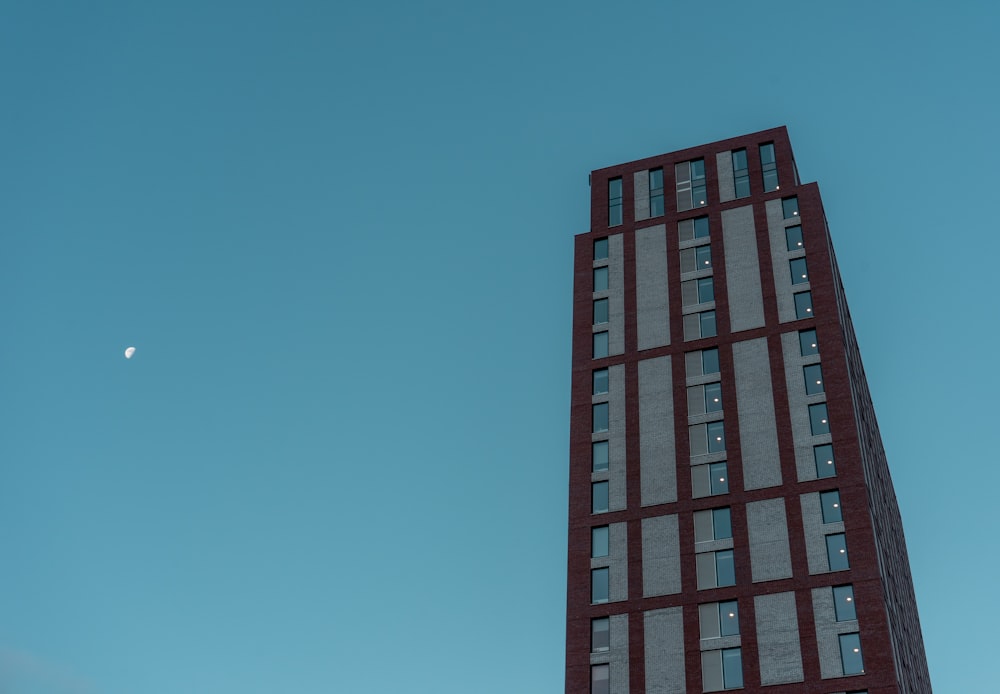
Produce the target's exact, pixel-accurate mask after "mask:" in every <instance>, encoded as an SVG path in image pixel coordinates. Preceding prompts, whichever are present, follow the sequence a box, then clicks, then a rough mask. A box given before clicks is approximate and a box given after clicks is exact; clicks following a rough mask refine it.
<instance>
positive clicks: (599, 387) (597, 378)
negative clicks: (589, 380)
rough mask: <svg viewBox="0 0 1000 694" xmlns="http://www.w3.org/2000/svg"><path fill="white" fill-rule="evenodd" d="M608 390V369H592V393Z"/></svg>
mask: <svg viewBox="0 0 1000 694" xmlns="http://www.w3.org/2000/svg"><path fill="white" fill-rule="evenodd" d="M607 392H608V370H607V369H597V370H595V371H594V393H593V394H594V395H600V394H601V393H607Z"/></svg>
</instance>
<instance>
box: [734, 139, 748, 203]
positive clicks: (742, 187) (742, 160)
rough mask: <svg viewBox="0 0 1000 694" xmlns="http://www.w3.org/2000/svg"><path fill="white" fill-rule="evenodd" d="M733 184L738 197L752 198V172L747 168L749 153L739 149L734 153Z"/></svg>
mask: <svg viewBox="0 0 1000 694" xmlns="http://www.w3.org/2000/svg"><path fill="white" fill-rule="evenodd" d="M733 183H734V184H735V185H736V197H737V198H746V197H750V170H749V169H748V168H747V151H746V150H745V149H738V150H736V151H734V152H733Z"/></svg>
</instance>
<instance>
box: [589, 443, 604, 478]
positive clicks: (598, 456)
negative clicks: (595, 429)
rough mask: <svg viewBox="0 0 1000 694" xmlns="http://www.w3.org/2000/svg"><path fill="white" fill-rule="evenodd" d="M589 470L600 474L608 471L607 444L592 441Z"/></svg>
mask: <svg viewBox="0 0 1000 694" xmlns="http://www.w3.org/2000/svg"><path fill="white" fill-rule="evenodd" d="M590 454H591V455H590V459H591V469H592V470H593V471H594V472H601V471H602V470H607V469H608V442H607V441H594V443H593V444H591V450H590Z"/></svg>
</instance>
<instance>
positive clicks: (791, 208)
mask: <svg viewBox="0 0 1000 694" xmlns="http://www.w3.org/2000/svg"><path fill="white" fill-rule="evenodd" d="M781 213H782V214H783V215H784V216H785V219H791V218H792V217H798V216H799V199H798V198H797V197H796V198H783V199H782V200H781Z"/></svg>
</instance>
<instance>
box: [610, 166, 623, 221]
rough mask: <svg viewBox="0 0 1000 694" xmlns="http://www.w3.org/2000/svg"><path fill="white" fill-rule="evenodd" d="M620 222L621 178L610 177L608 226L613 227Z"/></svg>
mask: <svg viewBox="0 0 1000 694" xmlns="http://www.w3.org/2000/svg"><path fill="white" fill-rule="evenodd" d="M621 223H622V179H620V178H612V179H611V180H610V181H608V226H609V227H615V226H618V225H619V224H621Z"/></svg>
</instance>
